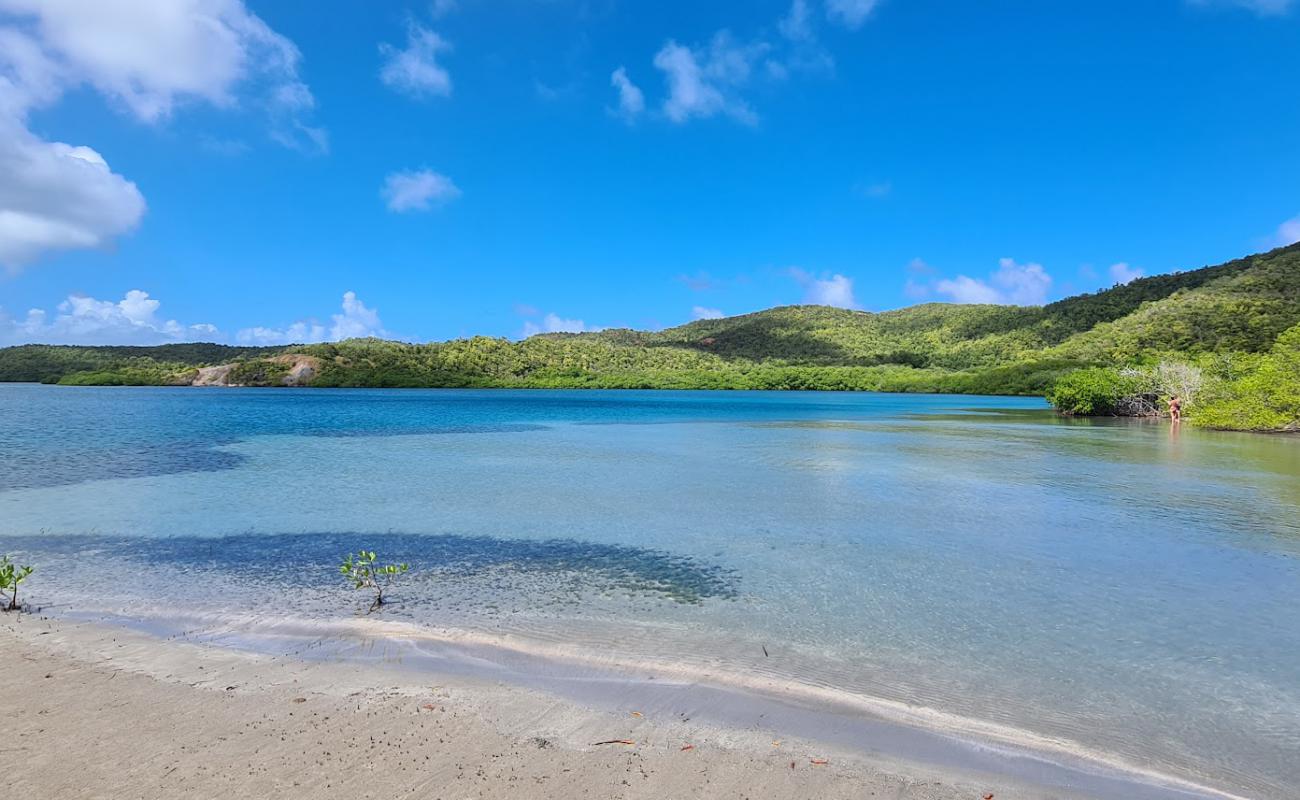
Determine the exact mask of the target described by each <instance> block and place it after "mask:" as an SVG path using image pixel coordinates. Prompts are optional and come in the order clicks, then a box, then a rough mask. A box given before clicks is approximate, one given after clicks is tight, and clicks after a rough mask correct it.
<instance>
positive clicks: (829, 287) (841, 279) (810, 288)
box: [790, 267, 858, 308]
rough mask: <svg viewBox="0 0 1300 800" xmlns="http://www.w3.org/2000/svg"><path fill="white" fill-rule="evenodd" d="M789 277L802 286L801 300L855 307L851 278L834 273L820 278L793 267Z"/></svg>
mask: <svg viewBox="0 0 1300 800" xmlns="http://www.w3.org/2000/svg"><path fill="white" fill-rule="evenodd" d="M790 277H792V278H794V279H795V281H796V282H797V283H798V284H799V285H800V286H802V287H803V290H804V293H803V301H804V302H805V303H810V304H812V305H818V306H835V307H836V308H857V307H858V303H857V300H855V299H854V297H853V279H852V278H849V277H846V276H844V275H840V274H839V273H836V274H834V275H830V276H827V275H826V274H823V275H822V276H821V277H820V278H819V277H817V276H815V275H813V274H812V273H809V272H807V271H805V270H802V269H799V268H798V267H793V268H791V269H790Z"/></svg>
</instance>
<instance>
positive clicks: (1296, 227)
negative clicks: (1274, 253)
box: [1273, 214, 1300, 247]
mask: <svg viewBox="0 0 1300 800" xmlns="http://www.w3.org/2000/svg"><path fill="white" fill-rule="evenodd" d="M1273 242H1274V243H1275V244H1276V245H1278V246H1279V247H1285V246H1286V245H1289V244H1295V243H1296V242H1300V214H1296V215H1295V216H1294V217H1292V218H1291V219H1289V220H1287V221H1286V222H1283V223H1282V224H1281V225H1279V226H1277V232H1276V233H1275V234H1274V235H1273Z"/></svg>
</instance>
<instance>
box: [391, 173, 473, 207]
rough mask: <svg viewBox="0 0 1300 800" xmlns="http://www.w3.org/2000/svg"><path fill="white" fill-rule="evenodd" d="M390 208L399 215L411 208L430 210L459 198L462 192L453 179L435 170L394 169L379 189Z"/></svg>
mask: <svg viewBox="0 0 1300 800" xmlns="http://www.w3.org/2000/svg"><path fill="white" fill-rule="evenodd" d="M379 194H380V196H381V197H383V198H384V201H385V202H386V203H387V205H388V210H389V211H394V212H397V213H399V214H401V213H406V212H410V211H428V210H429V209H431V208H433V207H434V206H435V205H442V204H443V203H448V202H450V201H452V200H455V199H456V198H457V197H460V195H461V191H460V189H459V188H457V186H456V184H455V183H453V182H452V180H451V178H448V177H447V176H446V175H443V174H442V173H439V172H434V171H433V170H428V169H422V170H404V171H402V172H393V173H390V174H389V175H388V177H386V178H385V179H384V186H383V188H382V189H381V190H380V192H379Z"/></svg>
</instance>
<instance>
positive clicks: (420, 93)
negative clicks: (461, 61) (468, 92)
mask: <svg viewBox="0 0 1300 800" xmlns="http://www.w3.org/2000/svg"><path fill="white" fill-rule="evenodd" d="M450 50H451V44H450V43H449V42H448V41H447V40H446V39H443V38H442V37H441V36H439V35H438V34H437V33H435V32H434V31H432V30H429V29H428V28H426V27H424V26H423V25H420V24H419V23H416V22H411V23H410V24H409V25H408V26H407V30H406V47H400V48H399V47H394V46H393V45H391V44H387V43H383V44H380V45H379V52H380V54H381V55H383V57H384V64H383V67H382V68H381V69H380V70H379V79H380V80H381V81H383V83H384V85H385V86H387V87H389V88H390V89H394V90H396V91H398V92H401V93H403V94H406V95H408V96H410V97H415V98H422V97H430V96H436V97H449V96H450V95H451V73H449V72H448V71H447V70H446V68H444V67H443V66H442V65H441V64H439V63H438V55H439V54H440V53H446V52H449V51H450Z"/></svg>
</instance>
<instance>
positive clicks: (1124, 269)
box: [1110, 261, 1146, 284]
mask: <svg viewBox="0 0 1300 800" xmlns="http://www.w3.org/2000/svg"><path fill="white" fill-rule="evenodd" d="M1143 275H1146V272H1144V271H1143V270H1142V269H1140V268H1138V267H1130V266H1129V265H1128V264H1127V263H1126V262H1123V261H1121V262H1119V263H1118V264H1111V265H1110V279H1111V280H1113V281H1115V283H1119V284H1128V283H1132V282H1133V281H1135V280H1137V279H1138V278H1141V277H1142V276H1143Z"/></svg>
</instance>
